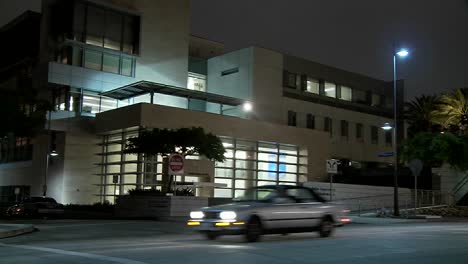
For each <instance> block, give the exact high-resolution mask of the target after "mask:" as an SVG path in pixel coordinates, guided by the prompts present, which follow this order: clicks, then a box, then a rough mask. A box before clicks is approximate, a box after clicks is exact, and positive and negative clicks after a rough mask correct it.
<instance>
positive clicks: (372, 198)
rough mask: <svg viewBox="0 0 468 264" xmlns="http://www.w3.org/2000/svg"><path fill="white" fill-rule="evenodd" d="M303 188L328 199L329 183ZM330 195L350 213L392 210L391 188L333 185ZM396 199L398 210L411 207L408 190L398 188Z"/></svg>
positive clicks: (318, 183)
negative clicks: (398, 205) (307, 188)
mask: <svg viewBox="0 0 468 264" xmlns="http://www.w3.org/2000/svg"><path fill="white" fill-rule="evenodd" d="M304 186H306V187H309V188H312V189H314V190H315V191H317V192H318V193H319V194H321V195H322V196H323V197H324V198H325V199H327V200H329V199H330V184H329V183H326V182H306V183H304ZM332 193H333V199H332V200H333V201H335V202H338V203H340V204H343V205H345V206H346V207H347V208H349V209H350V210H352V211H359V210H363V211H364V210H376V209H378V210H380V209H382V208H387V209H393V187H379V186H367V185H352V184H341V183H334V184H333V189H332ZM398 197H399V203H400V208H402V209H403V208H407V207H411V206H412V205H413V200H412V199H413V198H412V195H411V190H410V189H405V188H399V189H398Z"/></svg>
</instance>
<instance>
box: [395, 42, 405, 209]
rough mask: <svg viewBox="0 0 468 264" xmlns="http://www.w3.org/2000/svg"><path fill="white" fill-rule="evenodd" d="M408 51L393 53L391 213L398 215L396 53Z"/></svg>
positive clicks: (403, 55)
mask: <svg viewBox="0 0 468 264" xmlns="http://www.w3.org/2000/svg"><path fill="white" fill-rule="evenodd" d="M408 54H409V52H408V50H406V49H401V50H399V51H396V50H394V53H393V215H394V216H399V215H400V208H399V205H398V141H397V140H398V137H397V133H398V119H397V55H398V57H401V58H404V57H406V56H408Z"/></svg>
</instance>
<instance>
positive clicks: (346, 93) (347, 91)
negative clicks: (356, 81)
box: [340, 86, 352, 101]
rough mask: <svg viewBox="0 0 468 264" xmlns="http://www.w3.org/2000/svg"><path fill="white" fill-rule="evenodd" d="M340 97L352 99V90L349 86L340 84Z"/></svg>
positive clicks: (347, 99) (346, 99)
mask: <svg viewBox="0 0 468 264" xmlns="http://www.w3.org/2000/svg"><path fill="white" fill-rule="evenodd" d="M340 99H341V100H345V101H351V100H352V90H351V88H349V87H346V86H341V93H340Z"/></svg>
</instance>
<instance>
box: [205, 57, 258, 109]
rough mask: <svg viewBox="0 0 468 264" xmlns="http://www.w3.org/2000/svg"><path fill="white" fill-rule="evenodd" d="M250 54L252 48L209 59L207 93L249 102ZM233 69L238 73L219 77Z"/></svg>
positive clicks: (250, 82) (250, 87) (250, 96)
mask: <svg viewBox="0 0 468 264" xmlns="http://www.w3.org/2000/svg"><path fill="white" fill-rule="evenodd" d="M252 53H253V48H246V49H242V50H238V51H233V52H230V53H227V54H224V55H221V56H218V57H215V58H211V59H209V60H208V77H207V86H208V87H207V92H209V93H214V94H221V95H225V96H230V97H235V98H241V99H245V100H251V99H252ZM235 68H237V69H238V72H235V73H232V74H229V75H224V76H222V75H221V73H222V72H223V71H226V70H231V69H235Z"/></svg>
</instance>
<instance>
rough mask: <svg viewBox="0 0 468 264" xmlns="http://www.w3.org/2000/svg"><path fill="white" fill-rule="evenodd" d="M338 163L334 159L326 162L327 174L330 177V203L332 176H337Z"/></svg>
mask: <svg viewBox="0 0 468 264" xmlns="http://www.w3.org/2000/svg"><path fill="white" fill-rule="evenodd" d="M339 163H340V161H339V160H336V159H331V160H327V162H326V167H327V173H328V175H329V176H330V201H331V200H333V175H334V174H338V164H339Z"/></svg>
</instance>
